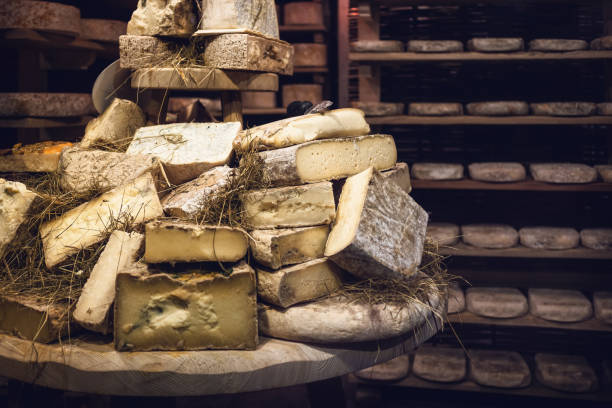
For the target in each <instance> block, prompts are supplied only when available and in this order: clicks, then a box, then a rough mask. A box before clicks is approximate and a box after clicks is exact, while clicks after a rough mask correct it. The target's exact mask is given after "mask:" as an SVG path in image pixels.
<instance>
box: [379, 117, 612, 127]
mask: <svg viewBox="0 0 612 408" xmlns="http://www.w3.org/2000/svg"><path fill="white" fill-rule="evenodd" d="M368 123H369V124H370V125H612V116H585V117H574V118H564V117H554V116H498V117H492V116H439V117H432V116H408V115H400V116H384V117H380V118H368Z"/></svg>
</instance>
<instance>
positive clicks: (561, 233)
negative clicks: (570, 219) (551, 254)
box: [519, 227, 580, 249]
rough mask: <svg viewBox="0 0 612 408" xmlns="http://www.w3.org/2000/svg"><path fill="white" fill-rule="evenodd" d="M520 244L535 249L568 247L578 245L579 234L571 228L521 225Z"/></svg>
mask: <svg viewBox="0 0 612 408" xmlns="http://www.w3.org/2000/svg"><path fill="white" fill-rule="evenodd" d="M519 238H520V240H521V245H524V246H526V247H528V248H535V249H570V248H575V247H577V246H578V244H579V242H580V234H578V231H576V230H575V229H573V228H559V227H523V228H521V229H520V230H519Z"/></svg>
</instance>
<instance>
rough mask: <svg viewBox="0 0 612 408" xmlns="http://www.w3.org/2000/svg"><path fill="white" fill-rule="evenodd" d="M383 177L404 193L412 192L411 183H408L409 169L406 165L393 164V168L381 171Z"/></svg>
mask: <svg viewBox="0 0 612 408" xmlns="http://www.w3.org/2000/svg"><path fill="white" fill-rule="evenodd" d="M380 174H382V176H383V177H385V178H388V179H389V180H392V181H394V182H395V183H396V184H397V185H398V186H400V187H401V188H402V190H404V191H405V192H406V193H408V194H410V192H411V191H412V183H411V182H410V169H409V168H408V165H407V164H406V163H395V166H394V167H392V168H391V169H389V170H386V171H383V172H381V173H380Z"/></svg>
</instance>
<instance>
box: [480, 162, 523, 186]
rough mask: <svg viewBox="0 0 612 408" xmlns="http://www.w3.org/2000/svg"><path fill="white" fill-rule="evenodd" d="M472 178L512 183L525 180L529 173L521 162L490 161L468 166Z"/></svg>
mask: <svg viewBox="0 0 612 408" xmlns="http://www.w3.org/2000/svg"><path fill="white" fill-rule="evenodd" d="M468 170H469V172H470V178H472V179H474V180H479V181H487V182H491V183H510V182H516V181H521V180H525V177H527V173H526V171H525V167H524V166H523V165H522V164H521V163H510V162H489V163H472V164H470V165H469V166H468Z"/></svg>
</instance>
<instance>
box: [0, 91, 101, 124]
mask: <svg viewBox="0 0 612 408" xmlns="http://www.w3.org/2000/svg"><path fill="white" fill-rule="evenodd" d="M94 112H95V108H94V106H93V102H92V99H91V95H90V94H81V93H40V92H9V93H0V117H15V116H39V117H44V118H58V117H59V118H65V117H69V116H83V115H89V114H92V113H94Z"/></svg>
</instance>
